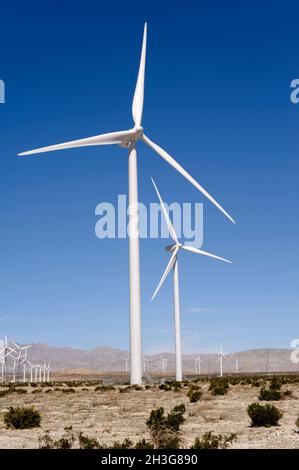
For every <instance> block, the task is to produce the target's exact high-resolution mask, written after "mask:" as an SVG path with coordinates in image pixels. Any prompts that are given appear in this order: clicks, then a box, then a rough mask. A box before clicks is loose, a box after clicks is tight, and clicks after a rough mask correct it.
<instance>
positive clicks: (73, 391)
mask: <svg viewBox="0 0 299 470" xmlns="http://www.w3.org/2000/svg"><path fill="white" fill-rule="evenodd" d="M62 392H63V393H76V390H75V389H74V388H63V389H62Z"/></svg>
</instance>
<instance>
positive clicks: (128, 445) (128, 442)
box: [111, 438, 133, 449]
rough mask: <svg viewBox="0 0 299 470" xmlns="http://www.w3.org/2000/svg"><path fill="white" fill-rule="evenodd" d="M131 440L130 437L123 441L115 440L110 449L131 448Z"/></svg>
mask: <svg viewBox="0 0 299 470" xmlns="http://www.w3.org/2000/svg"><path fill="white" fill-rule="evenodd" d="M132 446H133V442H132V441H131V440H130V439H127V438H126V439H125V440H124V441H123V442H118V441H115V442H114V443H113V445H112V447H111V449H131V448H132Z"/></svg>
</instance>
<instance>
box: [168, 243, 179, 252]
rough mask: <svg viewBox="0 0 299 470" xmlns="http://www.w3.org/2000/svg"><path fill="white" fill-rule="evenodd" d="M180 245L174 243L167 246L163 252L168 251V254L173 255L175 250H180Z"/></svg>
mask: <svg viewBox="0 0 299 470" xmlns="http://www.w3.org/2000/svg"><path fill="white" fill-rule="evenodd" d="M182 246H183V245H182V244H181V243H175V244H173V245H168V246H166V247H165V250H166V251H168V253H173V252H174V250H175V249H176V248H182Z"/></svg>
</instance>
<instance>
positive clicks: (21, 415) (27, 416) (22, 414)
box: [4, 406, 41, 429]
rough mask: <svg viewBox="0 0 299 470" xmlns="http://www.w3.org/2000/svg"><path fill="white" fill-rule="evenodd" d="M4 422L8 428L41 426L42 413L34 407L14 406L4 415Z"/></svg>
mask: <svg viewBox="0 0 299 470" xmlns="http://www.w3.org/2000/svg"><path fill="white" fill-rule="evenodd" d="M4 422H5V424H6V426H7V427H8V428H13V429H28V428H35V427H38V426H40V422H41V415H40V413H39V411H36V410H35V409H34V408H25V407H23V408H21V407H16V408H13V407H12V406H11V407H10V408H9V411H7V413H5V415H4Z"/></svg>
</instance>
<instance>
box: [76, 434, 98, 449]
mask: <svg viewBox="0 0 299 470" xmlns="http://www.w3.org/2000/svg"><path fill="white" fill-rule="evenodd" d="M78 441H79V447H80V449H102V448H103V447H102V446H101V445H100V443H99V441H98V440H97V439H95V438H94V437H89V436H85V435H84V434H83V433H82V432H80V433H79V435H78Z"/></svg>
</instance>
